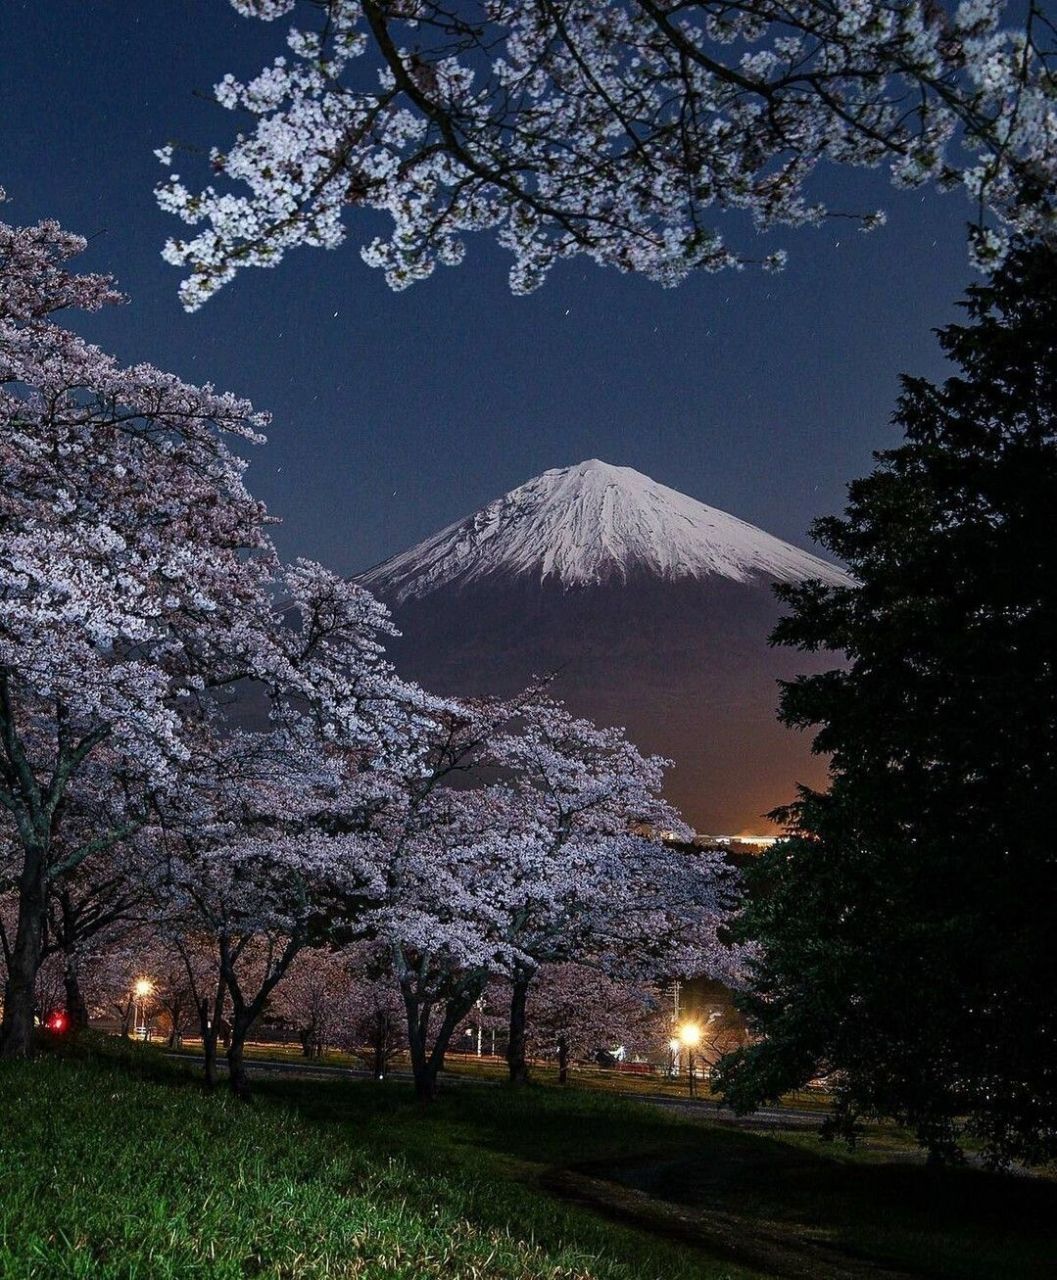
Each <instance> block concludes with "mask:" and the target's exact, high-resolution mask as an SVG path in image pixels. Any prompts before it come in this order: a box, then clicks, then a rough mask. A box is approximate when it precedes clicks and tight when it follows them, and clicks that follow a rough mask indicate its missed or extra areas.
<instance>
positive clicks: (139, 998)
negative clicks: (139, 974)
mask: <svg viewBox="0 0 1057 1280" xmlns="http://www.w3.org/2000/svg"><path fill="white" fill-rule="evenodd" d="M132 994H133V996H134V997H135V1003H134V1004H133V1006H132V1033H133V1035H134V1036H135V1037H136V1038H137V1039H140V1040H146V1038H147V1027H146V1023H144V1022H143V1017H142V1012H143V1001H144V1000H146V999H147V997H148V996H152V995H153V994H154V983H153V982H151V980H150V978H137V979H136V981H135V982H134V983H133V984H132ZM137 1024H139V1025H138V1026H137Z"/></svg>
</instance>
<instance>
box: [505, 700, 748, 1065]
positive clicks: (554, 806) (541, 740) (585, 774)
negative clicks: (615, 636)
mask: <svg viewBox="0 0 1057 1280" xmlns="http://www.w3.org/2000/svg"><path fill="white" fill-rule="evenodd" d="M513 727H514V731H513V732H512V733H510V734H508V735H505V736H503V737H502V738H501V739H500V740H499V741H498V742H497V743H496V748H495V750H496V760H497V762H498V761H502V762H503V763H504V764H505V766H506V768H507V770H508V771H509V773H510V777H511V781H510V783H509V787H510V790H511V792H512V793H513V796H514V797H515V799H514V804H515V807H516V809H517V810H519V811H520V812H519V816H518V817H516V818H515V819H514V821H515V822H518V823H520V824H521V826H522V827H523V828H524V829H525V830H530V831H531V832H532V833H533V839H532V840H531V841H530V842H528V843H527V844H524V845H522V846H520V848H521V849H522V850H523V851H524V854H525V856H524V857H523V858H521V859H518V860H516V861H513V860H511V859H509V858H508V863H509V865H508V866H507V867H506V868H505V870H504V873H503V874H504V877H505V883H504V885H503V894H504V903H505V907H506V911H507V925H506V929H505V932H504V941H505V942H506V943H507V944H508V946H509V948H510V950H509V955H510V956H511V957H512V961H511V963H510V965H509V968H508V969H507V970H506V972H507V973H508V976H509V977H510V982H511V1001H510V1027H509V1035H508V1040H507V1061H508V1064H509V1067H510V1079H511V1081H512V1082H513V1083H521V1082H524V1081H525V1080H527V1078H528V1064H527V1057H526V1043H525V1035H526V1002H527V999H528V992H529V987H530V984H531V983H532V981H533V979H534V977H535V975H536V973H537V971H538V969H539V967H540V965H542V964H545V963H551V964H555V963H563V962H569V961H574V960H580V961H581V962H585V961H586V958H587V957H593V958H594V959H595V962H596V963H599V964H603V965H608V966H610V967H611V968H613V969H614V970H616V971H617V972H618V973H620V974H621V975H623V976H627V977H630V976H638V977H640V978H645V977H648V976H661V975H665V974H668V975H670V973H671V972H673V971H675V972H689V971H691V970H692V971H693V972H713V971H717V970H718V969H720V968H725V967H726V966H727V965H728V964H729V958H728V957H727V954H726V948H724V947H723V946H722V944H721V943H720V942H719V939H718V931H719V929H720V927H721V926H722V924H723V922H724V920H725V918H726V914H727V911H728V909H729V907H730V906H731V905H732V893H731V883H730V875H729V872H728V871H727V869H726V867H725V866H724V865H723V863H722V860H721V859H719V858H717V857H715V856H714V855H709V854H704V853H697V854H692V855H691V854H685V853H683V852H681V851H679V850H677V849H675V848H673V847H672V846H671V845H670V844H668V843H665V842H664V841H662V840H661V839H659V838H657V837H656V836H654V835H653V834H651V833H652V832H655V831H666V832H670V833H675V834H679V833H682V834H684V835H685V834H687V831H686V827H685V824H684V823H683V822H682V820H681V818H680V817H679V815H678V814H677V813H676V812H675V811H674V810H673V809H672V808H671V806H670V805H668V804H667V803H666V802H665V801H664V800H663V799H662V797H661V794H660V793H661V784H662V781H663V770H664V767H665V764H666V762H665V761H664V760H661V759H660V758H658V757H650V756H644V755H642V753H641V752H640V751H638V749H637V748H636V747H635V746H634V745H633V744H632V743H630V742H629V741H628V740H627V738H626V736H625V735H624V732H623V731H622V730H620V729H615V728H599V727H598V726H596V725H594V724H592V723H591V722H590V721H587V720H583V719H579V718H577V717H574V716H572V715H570V714H569V712H568V711H566V710H565V708H564V707H562V706H560V705H559V704H557V703H554V702H552V701H551V700H549V699H547V698H545V697H541V698H538V699H536V700H535V701H534V702H532V703H530V704H527V705H526V706H525V707H524V709H523V710H522V711H521V713H520V715H519V716H518V718H517V720H516V722H515V724H514V726H513ZM518 847H519V846H512V850H511V852H516V850H517V849H518Z"/></svg>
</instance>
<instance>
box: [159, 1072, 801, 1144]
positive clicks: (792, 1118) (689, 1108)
mask: <svg viewBox="0 0 1057 1280" xmlns="http://www.w3.org/2000/svg"><path fill="white" fill-rule="evenodd" d="M165 1056H166V1057H167V1058H173V1059H175V1060H176V1061H177V1062H191V1063H198V1062H200V1061H201V1059H200V1058H199V1056H198V1055H197V1054H193V1053H167V1054H166V1055H165ZM246 1065H247V1067H249V1069H250V1070H251V1071H252V1072H254V1073H257V1072H268V1073H269V1074H277V1075H296V1076H313V1077H317V1076H322V1077H326V1076H330V1077H334V1078H338V1079H341V1078H344V1079H348V1080H370V1079H371V1078H372V1075H371V1072H370V1071H366V1070H364V1069H363V1068H362V1067H328V1066H325V1065H324V1064H323V1063H318V1062H308V1061H305V1062H301V1061H295V1062H280V1061H277V1060H276V1059H274V1058H268V1059H262V1058H247V1060H246ZM217 1066H218V1067H219V1068H220V1070H222V1071H226V1070H227V1063H226V1062H225V1061H224V1059H223V1058H222V1057H221V1058H220V1059H219V1061H218V1063H217ZM388 1078H389V1079H392V1080H410V1079H411V1072H410V1071H405V1070H400V1069H398V1070H396V1071H390V1072H389V1073H388ZM444 1083H445V1084H449V1083H450V1084H487V1085H497V1084H500V1083H502V1082H501V1081H499V1080H479V1079H474V1078H472V1077H470V1076H459V1075H446V1076H445V1077H444ZM620 1096H621V1097H624V1098H629V1099H630V1100H631V1101H633V1102H645V1103H648V1104H650V1105H651V1106H655V1107H663V1108H664V1109H665V1110H666V1111H675V1112H678V1113H679V1114H680V1115H687V1116H693V1117H694V1118H695V1119H699V1120H717V1121H720V1122H722V1123H724V1124H731V1125H737V1126H739V1127H741V1128H746V1129H761V1128H763V1129H776V1128H783V1129H789V1128H796V1129H810V1128H814V1127H815V1126H817V1125H819V1124H820V1123H821V1122H822V1118H823V1117H822V1114H821V1113H820V1112H818V1111H808V1110H802V1109H798V1108H795V1107H764V1108H761V1110H759V1111H754V1112H752V1113H751V1114H750V1115H747V1116H739V1115H736V1114H735V1113H734V1112H733V1111H731V1110H730V1108H729V1107H724V1106H721V1105H720V1104H719V1103H717V1102H712V1101H711V1100H709V1099H704V1098H693V1099H691V1098H680V1097H673V1096H672V1095H671V1094H667V1093H630V1092H629V1093H623V1094H620Z"/></svg>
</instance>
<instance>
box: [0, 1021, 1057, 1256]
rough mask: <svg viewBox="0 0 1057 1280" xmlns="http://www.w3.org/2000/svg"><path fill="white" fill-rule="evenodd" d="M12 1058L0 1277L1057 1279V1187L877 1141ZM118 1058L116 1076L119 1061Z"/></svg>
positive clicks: (489, 1099)
mask: <svg viewBox="0 0 1057 1280" xmlns="http://www.w3.org/2000/svg"><path fill="white" fill-rule="evenodd" d="M90 1049H91V1052H90V1055H89V1056H85V1055H84V1053H83V1052H82V1054H81V1055H80V1056H79V1057H74V1058H69V1057H67V1058H58V1057H54V1056H51V1057H46V1058H44V1059H42V1060H41V1061H38V1062H36V1063H32V1064H26V1065H5V1066H2V1067H0V1277H3V1280H23V1278H24V1277H25V1278H28V1277H34V1278H36V1277H39V1278H40V1280H51V1278H52V1277H55V1278H57V1280H59V1278H62V1277H113V1278H114V1280H117V1278H118V1277H122V1278H124V1277H129V1278H130V1280H132V1278H136V1280H138V1278H142V1280H154V1278H155V1277H157V1278H158V1280H167V1278H169V1277H198V1276H201V1277H206V1276H208V1277H222V1278H226V1277H240V1278H241V1277H248V1276H266V1277H275V1278H276V1280H278V1278H280V1277H281V1278H282V1280H302V1278H308V1277H312V1278H313V1280H314V1278H316V1277H327V1278H329V1277H369V1278H373V1277H406V1278H407V1280H428V1278H430V1277H442V1276H443V1277H445V1280H544V1278H546V1277H551V1278H553V1280H558V1278H559V1277H561V1278H566V1280H572V1278H573V1277H583V1278H584V1280H588V1278H591V1277H597V1278H598V1280H653V1278H657V1280H660V1278H661V1277H663V1278H664V1280H720V1278H721V1277H729V1278H730V1280H749V1278H750V1277H762V1276H794V1277H795V1276H801V1277H805V1278H808V1280H830V1278H832V1280H837V1278H838V1277H839V1278H841V1280H843V1278H845V1277H859V1276H870V1275H876V1276H881V1275H884V1276H886V1277H889V1278H891V1277H894V1276H897V1275H898V1276H911V1275H913V1276H928V1277H935V1278H940V1277H942V1278H944V1280H984V1278H985V1277H986V1278H987V1280H999V1278H1000V1280H1007V1278H1008V1280H1036V1277H1038V1278H1039V1280H1041V1277H1043V1276H1047V1277H1048V1276H1050V1275H1052V1274H1053V1266H1052V1259H1053V1258H1054V1257H1055V1256H1057V1184H1055V1183H1054V1182H1052V1181H1048V1180H1046V1179H1029V1178H997V1177H992V1176H990V1175H987V1174H984V1173H982V1172H980V1171H976V1170H965V1171H960V1172H955V1173H945V1174H940V1175H936V1174H934V1173H933V1171H931V1170H927V1169H925V1168H923V1167H922V1166H921V1165H920V1163H917V1162H916V1157H915V1155H914V1153H913V1151H912V1149H911V1147H910V1145H909V1143H908V1142H907V1140H906V1139H905V1138H904V1137H903V1136H902V1135H900V1134H899V1133H898V1132H897V1131H895V1130H891V1129H877V1130H872V1131H871V1132H870V1133H869V1134H868V1141H867V1144H866V1146H865V1148H864V1149H863V1150H862V1151H859V1152H856V1153H854V1154H846V1153H843V1152H842V1151H841V1150H839V1149H834V1148H831V1147H823V1146H821V1145H820V1144H819V1142H818V1140H817V1138H815V1137H814V1136H812V1135H809V1134H804V1133H800V1134H793V1133H781V1134H777V1135H767V1134H758V1133H747V1132H741V1131H737V1130H734V1129H731V1128H729V1127H722V1126H719V1125H715V1124H709V1123H708V1122H705V1121H698V1120H688V1119H686V1118H684V1117H682V1116H675V1115H672V1114H669V1113H666V1112H662V1111H659V1110H658V1109H656V1108H653V1107H648V1106H645V1105H642V1104H637V1103H634V1102H631V1101H628V1100H626V1099H623V1098H619V1097H614V1096H612V1095H609V1094H606V1093H600V1092H592V1091H589V1090H579V1089H573V1090H568V1091H564V1092H563V1091H560V1090H558V1089H556V1088H549V1087H539V1088H533V1089H530V1090H527V1091H521V1092H511V1091H509V1090H507V1089H504V1088H497V1087H495V1086H491V1087H485V1086H479V1087H478V1086H474V1085H473V1084H472V1083H469V1082H464V1083H463V1084H462V1085H461V1086H460V1087H459V1088H452V1089H450V1090H449V1091H448V1092H447V1093H446V1094H445V1095H444V1096H442V1097H441V1099H440V1100H439V1101H438V1102H437V1103H436V1104H435V1105H434V1106H433V1107H431V1108H427V1109H425V1110H423V1109H422V1108H421V1107H420V1106H419V1105H418V1104H416V1103H415V1102H414V1100H413V1098H412V1097H411V1094H410V1090H409V1089H408V1088H407V1087H406V1086H405V1085H403V1084H400V1083H397V1082H389V1083H387V1084H384V1085H378V1084H375V1083H373V1082H366V1081H365V1082H355V1083H353V1082H348V1081H344V1080H308V1079H304V1078H300V1079H290V1078H277V1077H274V1076H273V1077H271V1078H268V1079H264V1078H262V1079H261V1080H260V1081H259V1083H258V1087H257V1102H256V1104H255V1105H253V1106H251V1107H248V1108H247V1107H245V1106H243V1105H241V1104H236V1103H234V1102H233V1101H232V1100H230V1099H229V1098H228V1097H227V1095H226V1093H224V1092H221V1093H220V1094H218V1095H217V1096H214V1097H207V1096H205V1095H204V1094H203V1093H202V1092H201V1091H200V1089H199V1088H198V1087H197V1086H196V1085H195V1084H194V1083H192V1082H191V1081H190V1079H189V1077H188V1068H187V1067H185V1066H184V1065H182V1064H173V1063H170V1062H167V1061H166V1060H164V1059H163V1058H161V1056H160V1055H159V1054H158V1053H157V1052H156V1051H152V1050H151V1049H150V1048H147V1047H143V1046H124V1045H120V1044H118V1045H113V1044H107V1043H105V1042H96V1043H94V1044H92V1045H91V1046H90ZM100 1051H103V1052H105V1053H107V1054H108V1055H110V1057H111V1059H112V1060H111V1061H105V1060H102V1061H101V1060H99V1057H98V1054H99V1052H100Z"/></svg>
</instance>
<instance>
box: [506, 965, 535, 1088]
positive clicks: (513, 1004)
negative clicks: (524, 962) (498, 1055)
mask: <svg viewBox="0 0 1057 1280" xmlns="http://www.w3.org/2000/svg"><path fill="white" fill-rule="evenodd" d="M531 981H532V975H531V974H527V973H525V972H523V971H521V970H519V971H518V972H517V974H515V976H514V981H513V983H512V987H511V993H510V1038H509V1040H508V1041H507V1047H506V1061H507V1066H508V1067H509V1068H510V1083H511V1084H514V1085H523V1084H528V1082H529V1068H528V1062H527V1061H526V1059H525V1007H526V1005H527V1003H528V989H529V983H530V982H531Z"/></svg>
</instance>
